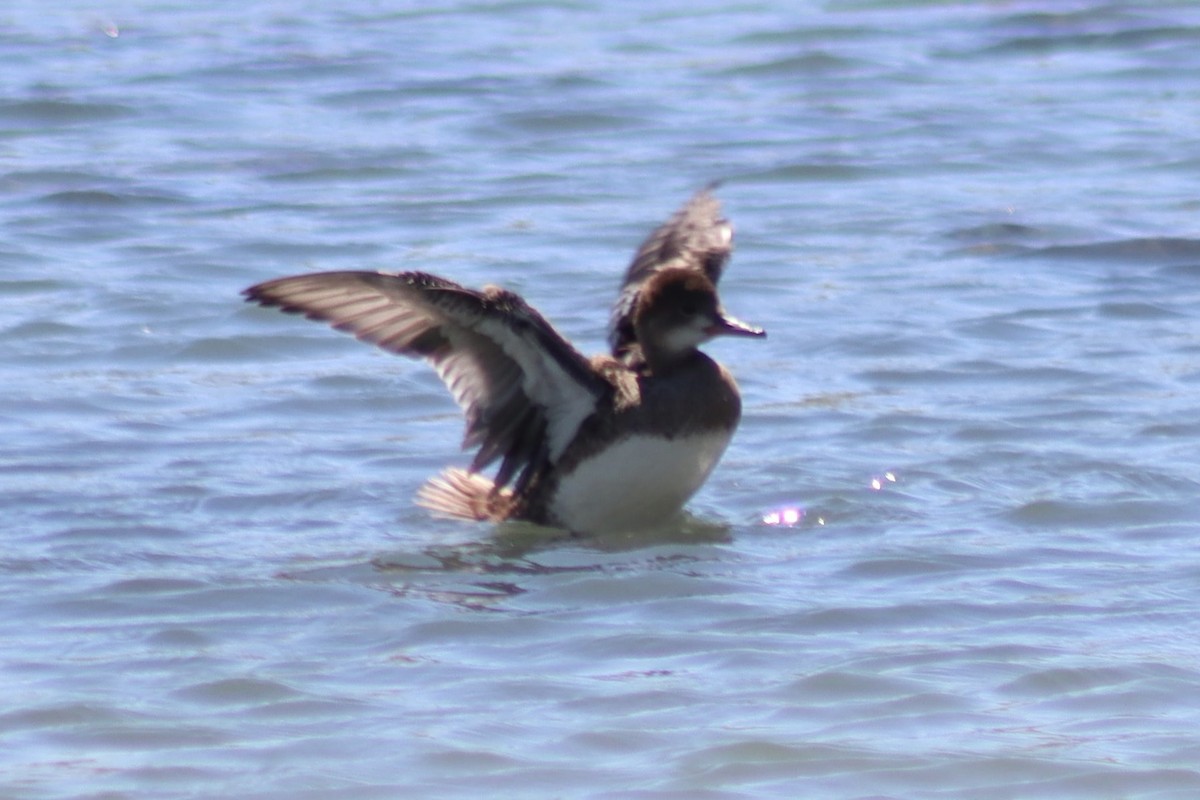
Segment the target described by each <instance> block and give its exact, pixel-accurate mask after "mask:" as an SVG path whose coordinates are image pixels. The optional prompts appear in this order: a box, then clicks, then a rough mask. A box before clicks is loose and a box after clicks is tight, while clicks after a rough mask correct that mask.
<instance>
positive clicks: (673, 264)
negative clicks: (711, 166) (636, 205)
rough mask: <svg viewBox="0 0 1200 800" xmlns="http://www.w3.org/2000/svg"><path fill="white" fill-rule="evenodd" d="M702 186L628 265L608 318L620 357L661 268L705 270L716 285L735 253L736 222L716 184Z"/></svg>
mask: <svg viewBox="0 0 1200 800" xmlns="http://www.w3.org/2000/svg"><path fill="white" fill-rule="evenodd" d="M715 188H716V184H715V183H714V184H710V185H709V186H706V187H705V188H703V189H701V190H700V191H699V192H697V193H696V194H695V195H693V196H692V198H691V199H690V200H688V201H687V203H685V204H684V205H683V207H682V208H680V209H679V210H678V211H676V212H675V213H674V214H673V215H672V216H671V218H670V219H668V220H667V221H666V222H665V223H663V224H662V225H660V226H659V227H658V228H656V229H655V230H654V232H652V233H651V234H650V235H649V236H648V237H646V240H645V241H644V242H642V244H641V246H640V247H639V248H638V250H637V253H635V254H634V256H633V261H632V262H631V263H630V264H629V268H628V269H627V270H626V271H625V279H624V281H623V282H622V284H621V292H620V294H619V295H618V297H617V302H616V305H615V306H614V307H613V311H612V317H611V319H610V321H609V336H608V340H609V344H610V345H612V349H613V355H615V356H617V357H618V358H619V357H621V356H622V355H624V354H625V353H626V352H627V351H628V350H629V348H630V347H632V346H633V345H634V344H636V341H637V336H636V334H635V333H634V330H633V312H634V309H635V308H636V307H637V299H638V295H639V293H640V292H641V288H642V285H643V284H644V283H645V282H646V280H647V279H648V278H649V277H650V276H651V275H653V274H655V273H656V272H658V271H660V270H663V269H668V268H677V267H683V268H686V269H694V270H698V271H700V272H703V273H704V274H705V276H706V277H707V278H708V279H709V280H710V281H712V283H713V285H714V286H715V285H716V284H717V282H718V281H720V279H721V273H722V272H723V271H724V269H725V265H726V263H728V261H729V257H730V255H731V254H732V253H733V226H732V225H731V224H730V223H729V220H727V219H725V218H723V217H722V216H721V203H720V201H719V200H717V198H716V195H714V194H713V190H714V189H715Z"/></svg>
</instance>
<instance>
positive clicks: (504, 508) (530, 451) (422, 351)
mask: <svg viewBox="0 0 1200 800" xmlns="http://www.w3.org/2000/svg"><path fill="white" fill-rule="evenodd" d="M715 203H716V201H715V199H713V198H711V195H710V194H709V193H708V192H707V191H706V192H701V194H700V195H697V197H696V198H693V200H692V201H691V202H690V203H689V204H688V205H687V206H685V208H684V210H683V211H681V212H680V213H679V214H677V215H676V217H675V218H673V219H672V222H671V223H668V225H667V226H664V227H663V228H661V229H660V230H659V232H658V233H656V234H655V235H654V236H652V237H651V238H650V239H649V240H647V242H646V244H644V245H643V247H642V249H641V250H639V255H638V257H637V258H635V260H634V265H633V266H632V267H631V268H630V271H629V273H628V275H627V280H626V292H624V293H623V294H622V299H621V303H622V304H628V305H629V309H628V310H626V311H625V312H622V313H621V314H619V315H614V321H616V322H619V324H620V325H621V326H623V327H622V329H624V326H626V325H627V328H628V331H627V334H626V336H627V338H626V339H625V340H624V341H625V342H626V344H627V345H628V346H627V348H626V349H625V350H624V351H622V354H621V357H611V356H595V357H593V358H591V359H588V358H585V357H584V356H583V355H582V354H580V353H579V351H577V350H576V349H575V348H574V347H573V346H571V344H570V343H569V342H567V340H566V339H564V338H563V337H562V336H561V335H560V334H559V333H558V332H557V331H556V330H555V329H554V328H553V326H551V325H550V323H549V322H547V321H546V320H545V319H544V318H543V317H542V316H541V314H539V313H538V312H537V311H535V310H534V309H533V308H532V307H530V306H529V305H528V304H527V303H526V302H525V301H524V300H522V299H521V298H520V297H519V296H517V295H516V294H514V293H512V292H509V291H505V290H504V289H500V288H496V287H485V288H484V289H482V290H478V291H477V290H474V289H469V288H466V287H463V286H460V285H459V284H457V283H454V282H452V281H449V280H446V279H444V278H439V277H436V276H433V275H428V274H426V273H422V272H403V273H382V272H359V271H351V272H324V273H315V274H309V275H297V276H293V277H287V278H278V279H275V280H269V281H266V282H263V283H260V284H257V285H256V286H252V287H250V288H249V289H247V290H245V292H244V294H245V295H246V297H247V299H248V300H251V301H254V302H257V303H259V304H261V305H265V306H275V307H278V308H280V309H282V310H284V311H288V312H292V313H298V314H303V315H305V316H307V317H308V318H310V319H315V320H320V321H324V322H327V323H329V324H331V325H332V326H333V327H334V328H336V329H338V330H342V331H346V332H347V333H351V334H353V335H354V336H356V337H358V338H359V339H362V340H363V341H366V342H370V343H372V344H375V345H378V346H379V347H381V348H383V349H385V350H388V351H390V352H393V353H397V354H400V355H406V356H413V357H418V358H423V359H425V360H426V361H427V362H429V363H430V364H431V365H432V366H433V367H434V369H435V370H436V371H437V373H438V376H439V377H440V378H441V379H442V381H443V382H444V383H445V384H446V387H447V388H448V389H449V391H450V393H451V395H452V396H453V397H454V399H455V401H457V403H458V404H459V406H460V407H461V408H462V409H463V412H464V414H465V416H466V422H467V426H466V435H465V437H464V441H463V446H464V448H467V449H474V448H477V452H476V454H475V457H474V460H473V461H472V463H471V467H470V470H461V469H450V470H447V471H445V472H444V473H443V474H442V475H440V476H438V477H435V478H434V479H432V480H431V481H429V482H428V483H427V484H426V485H425V487H424V488H423V489H422V491H421V493H420V495H419V496H418V501H419V502H420V503H421V504H422V505H425V506H426V507H428V508H430V509H432V510H434V511H435V512H437V513H439V514H442V515H444V516H451V517H458V518H463V519H477V520H505V519H523V520H529V521H532V522H537V523H542V524H547V525H554V526H558V527H563V528H567V529H570V530H573V531H579V532H596V531H601V530H612V529H638V528H643V527H647V526H650V525H654V524H658V523H661V522H662V521H664V520H665V519H667V518H668V517H670V515H672V514H674V513H676V512H678V511H679V509H680V508H682V506H683V504H684V503H685V502H686V501H687V499H688V498H689V497H690V496H691V495H692V494H693V493H694V492H695V491H696V490H697V489H698V488H699V487H700V486H701V485H702V484H703V482H704V481H705V479H706V478H707V477H708V475H709V473H710V472H711V471H712V469H713V468H714V467H715V466H716V463H717V461H718V460H719V459H720V456H721V454H722V452H723V451H724V450H725V447H726V445H727V444H728V442H729V440H730V438H731V437H732V435H733V431H734V429H735V428H736V427H737V423H738V420H739V419H740V416H741V400H740V396H739V394H738V390H737V384H736V382H735V381H734V380H733V377H732V376H731V375H730V374H729V372H728V371H727V370H726V369H725V368H724V367H722V366H721V365H719V364H717V363H716V362H715V361H713V360H712V359H711V358H709V357H708V356H706V355H705V354H704V353H702V352H700V350H699V349H698V347H699V346H700V345H701V344H703V343H704V342H706V341H708V340H709V339H711V338H713V337H714V336H721V335H733V336H763V335H764V334H763V332H762V330H761V329H758V328H755V327H753V326H750V325H746V324H745V323H742V322H739V321H737V320H736V319H734V318H732V317H730V316H729V315H727V314H726V313H725V311H724V309H722V307H721V304H720V301H719V299H718V297H717V291H716V286H715V279H716V278H718V277H719V276H720V268H721V266H722V265H723V263H724V260H725V259H726V258H728V249H727V248H726V249H725V250H724V255H721V252H722V249H721V246H720V242H721V241H722V240H724V241H725V243H726V244H728V241H729V234H728V224H727V223H724V222H723V221H721V220H719V218H718V217H717V206H716V205H715ZM689 209H690V210H689ZM722 224H724V225H725V230H726V233H725V234H721V233H720V230H721V225H722ZM706 232H707V233H706ZM706 240H707V241H709V242H710V244H709V245H703V241H706ZM655 242H657V244H655ZM706 254H707V255H706ZM619 308H620V305H619ZM497 461H498V462H499V466H498V468H497V470H496V473H495V475H494V477H492V478H487V477H485V476H483V475H481V474H480V470H483V469H485V468H486V467H488V466H489V465H491V464H494V463H495V462H497Z"/></svg>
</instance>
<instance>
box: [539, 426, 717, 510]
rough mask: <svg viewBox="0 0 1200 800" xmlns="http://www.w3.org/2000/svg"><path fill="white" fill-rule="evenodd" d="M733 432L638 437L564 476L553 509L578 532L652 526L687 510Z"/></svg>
mask: <svg viewBox="0 0 1200 800" xmlns="http://www.w3.org/2000/svg"><path fill="white" fill-rule="evenodd" d="M731 435H732V431H709V432H707V433H705V434H703V435H698V436H690V437H686V438H677V439H662V438H658V437H653V436H634V437H631V438H629V439H626V440H625V441H623V442H620V443H618V444H615V445H613V446H612V447H610V448H608V449H607V450H604V451H603V452H601V453H599V454H597V455H596V456H594V457H593V458H589V459H587V460H586V461H584V462H583V463H581V464H580V465H579V466H578V467H577V468H576V469H575V470H574V471H573V472H571V473H570V474H569V475H567V476H566V477H565V478H563V480H562V483H561V484H559V488H558V492H557V493H556V494H555V496H554V502H553V504H552V505H551V510H552V512H553V514H554V516H555V517H556V518H557V519H558V520H559V522H560V523H561V524H562V525H564V526H565V527H567V528H570V529H571V530H573V531H579V532H588V533H597V532H602V531H615V530H636V529H638V528H646V527H650V526H652V525H655V524H657V523H660V522H663V521H665V520H666V519H668V518H669V517H670V516H671V515H672V514H674V513H676V512H677V511H679V510H680V509H681V508H683V504H684V503H686V502H687V500H688V498H689V497H691V496H692V495H693V494H695V492H696V490H697V489H699V488H700V487H701V485H703V483H704V481H705V479H707V478H708V475H709V473H710V472H712V470H713V467H715V466H716V465H717V461H718V460H719V459H720V458H721V454H722V453H723V452H725V446H726V445H727V444H729V438H730V436H731Z"/></svg>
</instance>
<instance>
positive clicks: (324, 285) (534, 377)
mask: <svg viewBox="0 0 1200 800" xmlns="http://www.w3.org/2000/svg"><path fill="white" fill-rule="evenodd" d="M245 294H246V297H247V298H248V299H250V300H253V301H255V302H258V303H260V304H262V305H266V306H278V307H279V308H280V309H282V310H283V311H288V312H292V313H300V314H303V315H304V316H306V317H308V318H309V319H315V320H320V321H322V322H328V323H330V324H331V325H333V327H334V328H336V329H337V330H341V331H345V332H347V333H351V334H353V335H354V336H356V337H357V338H359V339H362V340H363V341H365V342H370V343H371V344H375V345H378V346H379V347H381V348H383V349H384V350H388V351H390V352H392V353H397V354H399V355H406V356H417V357H421V358H424V359H426V360H427V361H429V363H430V364H431V365H432V366H433V368H434V369H435V370H437V373H438V377H440V378H441V379H442V381H443V382H444V383H445V384H446V388H448V389H449V390H450V393H451V395H452V396H453V397H454V400H455V402H457V403H458V405H459V406H460V407H461V408H462V410H463V413H464V414H465V415H466V418H467V430H466V435H465V437H464V439H463V448H464V449H473V448H476V447H478V448H479V452H478V453H477V454H476V455H475V459H474V461H472V463H471V469H472V470H474V471H479V470H482V469H484V468H486V467H488V466H489V465H491V464H492V463H494V462H495V461H496V460H498V459H499V460H500V469H499V472H498V473H497V474H496V477H495V479H494V480H495V483H496V485H497V486H498V487H504V486H506V485H508V483H509V482H510V481H511V480H512V479H513V477H514V476H515V477H516V478H517V480H516V484H515V487H514V489H515V490H516V491H520V490H521V489H523V488H524V486H525V485H526V484H527V483H528V481H529V479H530V478H531V477H532V475H533V472H534V471H535V469H536V468H537V467H538V465H541V464H543V463H546V462H550V461H553V460H555V459H557V458H559V457H560V456H561V455H562V453H563V451H564V450H565V449H566V447H567V445H568V444H569V443H570V441H571V439H572V438H573V437H574V435H575V433H576V431H578V429H579V425H580V423H582V422H583V420H584V419H585V418H586V417H587V416H588V415H589V414H591V413H592V409H593V407H594V406H595V404H596V401H597V400H598V399H599V398H601V397H602V396H603V395H604V394H605V392H606V391H608V390H609V389H610V387H609V386H608V385H607V384H606V383H605V382H604V381H603V380H602V379H601V378H599V377H598V376H597V375H596V374H594V372H593V371H592V368H591V365H590V364H589V362H588V360H587V359H586V358H585V357H584V356H583V355H581V354H580V353H579V351H577V350H576V349H575V348H574V347H572V346H571V345H570V344H569V343H568V342H567V341H566V339H564V338H563V337H562V336H561V335H560V334H559V333H558V331H556V330H554V328H553V327H552V326H551V325H550V323H548V322H546V320H545V319H544V318H543V317H542V315H541V314H539V313H538V312H537V311H535V310H534V309H533V308H530V306H529V305H528V304H527V303H525V301H524V300H522V299H521V298H520V297H519V296H518V295H516V294H513V293H512V292H508V291H505V290H503V289H499V288H495V287H488V288H485V289H484V290H483V291H475V290H472V289H467V288H465V287H462V286H459V285H458V284H456V283H454V282H452V281H448V280H446V279H444V278H439V277H437V276H434V275H427V274H425V273H422V272H407V273H399V274H394V275H390V274H386V273H378V272H322V273H315V274H311V275H299V276H296V277H292V278H279V279H276V280H272V281H266V282H265V283H260V284H258V285H257V286H253V287H251V288H250V289H247V290H246V292H245Z"/></svg>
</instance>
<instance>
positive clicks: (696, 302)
mask: <svg viewBox="0 0 1200 800" xmlns="http://www.w3.org/2000/svg"><path fill="white" fill-rule="evenodd" d="M633 327H634V331H635V333H636V334H637V340H638V342H639V343H640V344H641V346H642V353H643V355H644V356H645V359H646V363H647V364H649V366H650V368H651V369H653V370H656V371H659V370H662V369H669V368H670V367H671V366H673V365H674V364H677V363H680V362H681V361H683V360H684V359H686V358H687V357H688V356H690V355H691V354H692V353H694V352H695V351H696V349H697V348H698V347H699V346H700V345H701V344H703V343H704V342H707V341H708V340H709V339H712V338H713V337H714V336H755V337H759V336H766V332H765V331H763V329H762V328H757V327H754V326H752V325H747V324H746V323H744V322H742V321H740V320H738V319H735V318H734V317H731V316H729V315H728V314H726V313H725V310H724V309H723V308H721V301H720V299H719V298H718V297H717V289H716V287H715V286H714V285H713V283H712V281H710V280H709V279H708V278H707V277H706V276H705V275H704V274H703V273H702V272H698V271H696V270H693V269H686V268H679V269H664V270H661V271H659V272H657V273H656V274H655V275H654V276H653V277H651V278H650V280H649V281H647V282H646V285H645V286H643V287H642V290H641V293H640V296H639V297H638V303H637V308H636V309H635V311H634V317H633Z"/></svg>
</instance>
